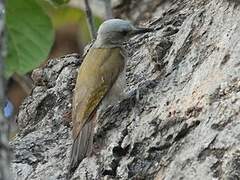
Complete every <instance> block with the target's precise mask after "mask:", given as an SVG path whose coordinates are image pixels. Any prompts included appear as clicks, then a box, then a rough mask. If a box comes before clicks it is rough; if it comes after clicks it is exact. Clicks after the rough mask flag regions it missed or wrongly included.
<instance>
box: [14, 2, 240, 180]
mask: <svg viewBox="0 0 240 180" xmlns="http://www.w3.org/2000/svg"><path fill="white" fill-rule="evenodd" d="M148 2H149V3H146V0H145V1H138V0H132V1H129V0H127V1H123V3H122V4H121V5H118V6H117V7H114V8H115V9H114V13H115V15H116V16H120V17H122V18H123V17H127V18H129V19H132V20H134V21H137V22H140V21H141V20H143V19H145V18H148V19H149V20H148V22H147V23H145V26H150V27H153V28H155V31H154V32H151V33H147V34H144V35H138V36H137V37H135V38H132V39H131V41H130V42H129V43H128V45H127V46H126V47H125V48H126V51H127V52H128V57H127V59H128V65H127V82H128V87H127V89H126V90H127V91H132V93H130V95H129V97H128V98H126V99H125V100H123V101H122V102H120V103H119V104H118V105H116V106H112V107H109V108H108V109H107V110H106V111H105V112H103V113H102V115H101V117H100V119H99V120H98V125H97V129H96V133H95V137H94V153H93V154H92V155H91V156H90V157H88V158H85V159H84V160H83V161H82V163H81V164H80V165H79V167H78V169H77V170H76V172H75V174H74V176H73V178H72V179H74V178H76V179H79V178H80V179H157V180H158V179H159V180H178V179H184V180H192V179H197V180H202V179H205V180H212V179H229V180H230V179H239V178H240V165H239V162H240V114H239V112H240V60H239V57H240V18H239V17H240V4H239V1H237V0H235V1H234V0H231V1H230V0H205V1H198V0H191V1H189V0H175V1H160V0H158V1H157V0H148ZM118 13H119V14H118ZM80 62H81V60H80V58H79V57H78V56H77V55H69V56H66V57H62V58H59V59H54V60H50V61H49V63H48V64H47V65H46V66H45V67H43V68H39V69H37V70H35V71H34V73H33V79H34V80H35V84H36V87H35V88H34V90H33V92H32V94H31V96H29V97H28V98H27V99H26V100H25V101H24V103H23V105H22V107H21V110H20V113H19V115H18V118H17V120H18V123H19V126H20V128H21V132H20V133H19V135H18V136H17V138H16V139H15V140H14V141H13V142H12V147H13V148H14V149H15V159H14V160H13V162H12V169H13V171H14V172H15V176H16V177H18V178H19V179H29V180H30V179H31V180H33V179H46V178H47V179H64V178H65V174H66V172H67V166H68V163H69V155H70V149H71V144H72V138H71V123H70V121H71V101H72V93H73V92H72V90H73V88H74V83H75V78H76V69H77V68H78V67H79V65H80ZM69 124H70V125H69Z"/></svg>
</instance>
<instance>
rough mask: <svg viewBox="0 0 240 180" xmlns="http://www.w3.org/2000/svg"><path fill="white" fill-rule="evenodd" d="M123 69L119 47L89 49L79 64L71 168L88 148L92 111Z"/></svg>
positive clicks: (74, 102)
mask: <svg viewBox="0 0 240 180" xmlns="http://www.w3.org/2000/svg"><path fill="white" fill-rule="evenodd" d="M123 69H124V59H123V56H122V55H121V52H120V48H92V49H90V51H89V52H88V54H87V55H86V57H85V58H84V61H83V63H82V65H81V66H80V69H79V72H78V76H77V82H76V86H75V90H74V91H75V92H74V97H73V111H72V120H73V139H74V144H73V148H72V154H71V165H70V169H75V168H76V167H77V166H78V164H79V163H80V162H81V161H82V159H83V158H84V157H85V156H86V155H87V154H88V153H90V151H91V146H92V137H93V131H94V129H93V128H94V121H95V118H94V114H95V113H96V110H97V107H98V106H99V104H100V102H101V101H102V99H103V98H104V96H105V95H106V94H107V93H108V91H109V90H110V89H111V87H112V85H113V84H114V82H115V81H116V79H117V78H118V75H119V73H121V71H122V70H123Z"/></svg>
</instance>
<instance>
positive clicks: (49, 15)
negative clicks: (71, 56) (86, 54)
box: [5, 0, 101, 77]
mask: <svg viewBox="0 0 240 180" xmlns="http://www.w3.org/2000/svg"><path fill="white" fill-rule="evenodd" d="M68 1H69V0H8V1H6V29H7V48H8V49H7V52H8V54H7V58H6V61H5V70H6V71H5V74H6V76H7V77H10V76H11V75H12V74H13V73H18V74H25V73H27V72H29V71H31V70H32V69H34V68H36V67H37V66H39V65H40V64H41V63H42V62H43V61H44V60H46V59H47V57H48V54H49V52H50V50H51V47H52V44H53V41H54V29H57V28H59V27H61V26H64V25H67V24H69V23H70V24H71V23H76V24H79V25H80V30H81V31H80V36H81V40H82V41H83V42H85V43H86V42H88V41H89V40H90V35H89V32H88V29H87V23H86V18H85V13H84V11H82V10H80V9H78V8H74V7H69V6H66V5H65V3H67V2H68ZM95 22H96V24H97V26H98V25H99V24H100V23H101V19H99V18H96V17H95Z"/></svg>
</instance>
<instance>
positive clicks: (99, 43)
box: [93, 38, 121, 48]
mask: <svg viewBox="0 0 240 180" xmlns="http://www.w3.org/2000/svg"><path fill="white" fill-rule="evenodd" d="M93 47H94V48H116V47H121V44H119V43H113V42H111V41H106V40H104V39H100V38H97V39H96V40H95V42H94V44H93Z"/></svg>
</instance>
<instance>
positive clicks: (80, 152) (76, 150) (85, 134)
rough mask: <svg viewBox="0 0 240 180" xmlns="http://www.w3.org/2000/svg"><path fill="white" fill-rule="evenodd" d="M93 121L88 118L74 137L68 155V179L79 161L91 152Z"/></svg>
mask: <svg viewBox="0 0 240 180" xmlns="http://www.w3.org/2000/svg"><path fill="white" fill-rule="evenodd" d="M93 131H94V121H93V120H90V121H88V122H86V123H85V125H84V126H83V127H82V129H81V131H80V133H79V134H78V136H77V138H75V139H74V142H73V145H72V151H71V157H70V165H69V172H68V179H69V178H70V177H71V176H72V174H73V173H74V171H75V170H76V168H77V167H78V165H79V164H80V163H81V161H82V160H83V159H84V158H85V157H86V156H88V155H90V154H91V152H92V145H93Z"/></svg>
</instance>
